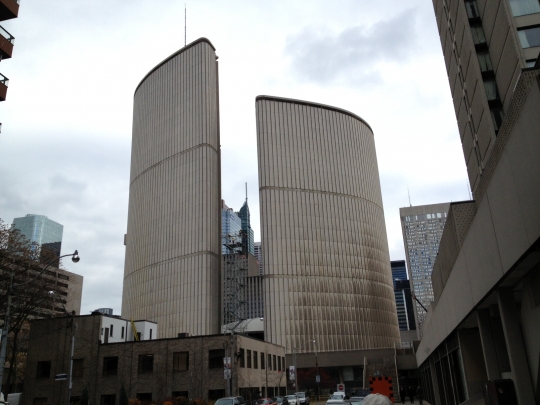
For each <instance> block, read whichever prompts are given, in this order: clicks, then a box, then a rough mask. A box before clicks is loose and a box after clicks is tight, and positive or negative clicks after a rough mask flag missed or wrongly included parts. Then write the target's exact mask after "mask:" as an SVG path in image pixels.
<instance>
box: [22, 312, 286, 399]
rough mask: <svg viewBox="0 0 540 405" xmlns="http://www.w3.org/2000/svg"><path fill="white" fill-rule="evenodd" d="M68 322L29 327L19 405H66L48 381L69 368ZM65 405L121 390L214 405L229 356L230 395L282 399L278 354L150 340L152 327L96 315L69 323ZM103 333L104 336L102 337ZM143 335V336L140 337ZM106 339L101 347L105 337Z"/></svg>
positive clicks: (195, 341)
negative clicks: (70, 381) (70, 384)
mask: <svg viewBox="0 0 540 405" xmlns="http://www.w3.org/2000/svg"><path fill="white" fill-rule="evenodd" d="M70 321H71V318H53V319H43V320H39V321H33V323H32V328H31V332H30V337H29V343H28V356H27V360H26V370H27V373H26V376H25V377H26V378H25V381H24V384H25V385H24V395H23V397H22V404H23V405H38V404H59V403H66V402H67V401H66V394H67V388H66V384H65V382H64V383H62V382H60V381H56V382H55V380H54V377H55V375H56V374H61V373H66V371H67V370H69V369H70V367H69V359H70V356H69V349H67V350H66V348H69V346H70V344H69V340H70V337H71V333H70V332H71V330H70V328H69V325H70ZM75 324H76V325H77V328H76V330H75V346H74V356H73V374H72V375H73V389H72V392H71V403H80V402H81V397H82V395H83V392H84V391H85V389H86V390H87V395H88V397H89V398H88V399H89V403H91V404H102V405H115V404H119V403H120V398H121V392H122V386H123V387H124V389H125V392H126V395H127V396H128V398H138V399H139V400H140V401H141V402H143V403H145V402H146V403H149V404H150V403H161V402H163V401H164V400H166V399H168V398H171V397H173V398H175V397H179V396H182V397H186V398H189V399H195V398H201V399H204V400H208V399H210V400H216V399H218V398H222V397H224V396H225V395H226V391H227V390H226V385H227V381H228V380H226V379H224V378H223V377H224V375H223V358H224V357H225V356H230V352H231V344H232V346H233V351H234V353H235V354H236V355H235V356H233V367H232V389H233V394H234V395H243V396H244V398H245V399H246V400H247V401H249V403H250V404H251V402H252V400H255V399H257V394H258V393H259V392H262V393H263V395H265V396H266V395H268V396H273V395H278V393H280V394H281V395H283V394H285V387H286V378H285V377H284V375H285V373H284V372H283V370H284V369H285V357H284V356H285V352H284V349H283V348H282V347H279V346H276V345H272V344H269V343H267V342H263V341H260V340H256V339H252V338H249V337H246V336H240V335H234V336H233V337H231V336H230V335H223V334H220V335H207V336H196V337H186V336H184V337H175V338H168V339H163V338H159V339H157V338H156V335H157V333H154V334H151V331H157V328H158V326H159V325H156V324H155V323H153V322H148V321H139V322H135V325H134V327H135V331H136V332H137V335H138V336H139V341H135V340H134V335H133V327H132V326H131V325H130V321H129V320H126V319H120V318H117V317H111V316H106V315H103V314H100V313H93V314H92V315H86V316H80V317H75ZM104 330H107V332H109V335H106V332H105V331H104ZM145 332H146V333H145ZM106 336H108V339H106V338H105V337H106Z"/></svg>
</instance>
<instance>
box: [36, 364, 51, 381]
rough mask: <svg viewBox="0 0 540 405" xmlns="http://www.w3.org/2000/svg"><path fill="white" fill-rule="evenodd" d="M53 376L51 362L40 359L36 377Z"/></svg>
mask: <svg viewBox="0 0 540 405" xmlns="http://www.w3.org/2000/svg"><path fill="white" fill-rule="evenodd" d="M50 376H51V362H50V361H38V363H37V369H36V378H49V377H50Z"/></svg>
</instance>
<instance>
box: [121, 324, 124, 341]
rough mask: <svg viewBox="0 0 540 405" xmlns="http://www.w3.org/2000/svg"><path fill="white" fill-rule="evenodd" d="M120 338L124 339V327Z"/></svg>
mask: <svg viewBox="0 0 540 405" xmlns="http://www.w3.org/2000/svg"><path fill="white" fill-rule="evenodd" d="M120 338H121V339H123V338H124V327H123V326H122V333H121V334H120Z"/></svg>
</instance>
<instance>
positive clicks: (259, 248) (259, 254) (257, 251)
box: [253, 242, 263, 275]
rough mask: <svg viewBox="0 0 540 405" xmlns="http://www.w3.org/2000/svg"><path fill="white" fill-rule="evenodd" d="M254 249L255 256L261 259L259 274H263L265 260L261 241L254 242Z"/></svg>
mask: <svg viewBox="0 0 540 405" xmlns="http://www.w3.org/2000/svg"><path fill="white" fill-rule="evenodd" d="M253 251H254V254H255V257H256V258H257V260H258V261H259V274H260V275H262V274H263V262H262V245H261V242H255V243H254V244H253Z"/></svg>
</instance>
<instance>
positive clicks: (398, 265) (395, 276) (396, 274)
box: [390, 260, 408, 288]
mask: <svg viewBox="0 0 540 405" xmlns="http://www.w3.org/2000/svg"><path fill="white" fill-rule="evenodd" d="M390 267H391V269H392V280H393V281H394V288H396V280H407V279H408V277H407V266H405V260H392V261H391V262H390Z"/></svg>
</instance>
